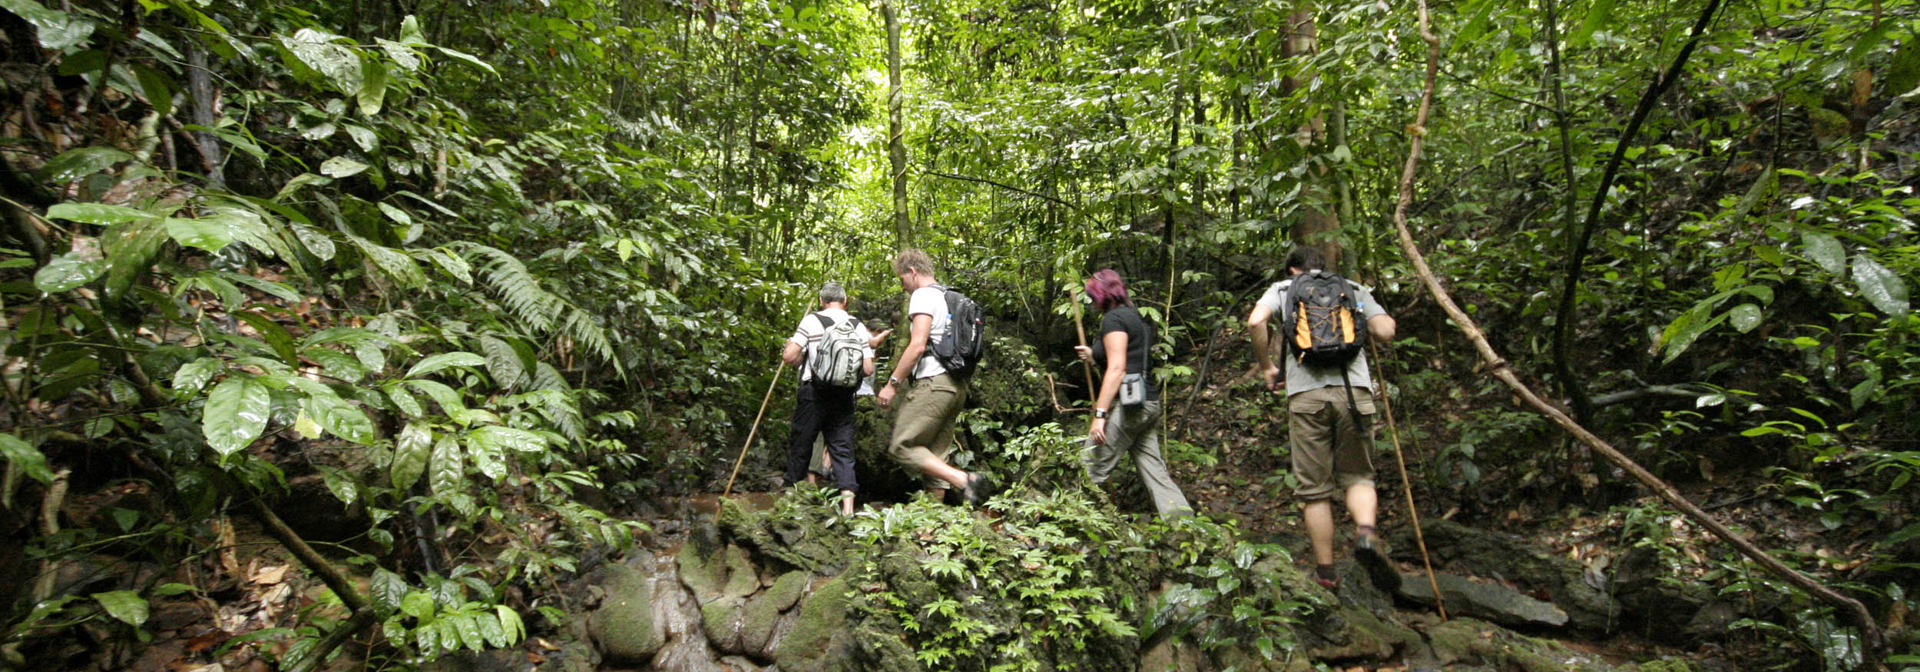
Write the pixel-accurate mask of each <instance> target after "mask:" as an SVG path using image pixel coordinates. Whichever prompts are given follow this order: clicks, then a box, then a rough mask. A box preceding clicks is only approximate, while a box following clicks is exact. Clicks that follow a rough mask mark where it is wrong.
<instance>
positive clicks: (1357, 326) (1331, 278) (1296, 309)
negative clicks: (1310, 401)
mask: <svg viewBox="0 0 1920 672" xmlns="http://www.w3.org/2000/svg"><path fill="white" fill-rule="evenodd" d="M1356 294H1357V293H1356V292H1355V291H1354V289H1353V284H1352V283H1349V282H1347V279H1346V278H1342V277H1340V276H1339V275H1337V274H1334V273H1329V272H1327V271H1322V270H1312V271H1307V272H1305V273H1301V274H1300V275H1296V276H1293V284H1292V285H1291V286H1289V287H1288V288H1287V294H1286V300H1285V301H1282V302H1281V306H1282V310H1283V311H1285V312H1284V314H1283V315H1282V316H1281V321H1280V325H1281V326H1280V328H1281V329H1282V330H1284V331H1285V334H1284V335H1283V338H1284V339H1286V342H1287V352H1288V353H1290V354H1292V355H1293V356H1294V357H1295V358H1297V359H1298V360H1299V361H1300V363H1302V364H1306V365H1309V366H1339V367H1340V368H1341V370H1342V371H1344V370H1345V369H1346V366H1347V363H1348V362H1351V361H1353V358H1354V357H1355V356H1357V355H1359V354H1360V351H1361V350H1362V349H1365V348H1366V347H1367V325H1366V318H1365V317H1364V316H1363V314H1362V313H1361V311H1360V300H1359V297H1358V296H1356Z"/></svg>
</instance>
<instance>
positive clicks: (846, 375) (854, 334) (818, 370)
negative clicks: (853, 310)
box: [807, 313, 867, 388]
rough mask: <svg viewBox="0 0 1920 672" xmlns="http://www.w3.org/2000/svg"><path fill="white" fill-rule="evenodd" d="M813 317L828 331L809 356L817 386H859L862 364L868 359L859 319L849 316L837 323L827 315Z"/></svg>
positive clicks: (818, 314) (808, 359)
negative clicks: (861, 336)
mask: <svg viewBox="0 0 1920 672" xmlns="http://www.w3.org/2000/svg"><path fill="white" fill-rule="evenodd" d="M813 316H814V317H817V318H819V319H820V326H822V327H825V328H826V330H827V334H826V335H825V336H823V337H821V338H820V342H819V343H815V344H814V346H813V352H812V353H811V354H810V355H809V356H808V357H807V367H808V370H809V371H812V372H813V382H814V384H816V385H827V386H830V387H844V388H855V387H859V386H860V378H861V375H862V372H861V371H860V369H861V364H863V363H865V362H866V359H867V341H866V339H863V338H860V319H859V318H856V317H852V316H848V317H847V319H846V321H844V322H841V323H839V324H834V320H833V318H831V317H827V316H826V315H822V314H820V313H814V314H813Z"/></svg>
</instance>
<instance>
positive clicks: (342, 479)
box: [319, 465, 360, 506]
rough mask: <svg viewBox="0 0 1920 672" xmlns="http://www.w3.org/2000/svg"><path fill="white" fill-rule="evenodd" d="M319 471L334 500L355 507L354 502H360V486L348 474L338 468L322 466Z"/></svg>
mask: <svg viewBox="0 0 1920 672" xmlns="http://www.w3.org/2000/svg"><path fill="white" fill-rule="evenodd" d="M319 469H320V480H322V481H325V482H326V484H327V491H328V492H331V493H333V496H334V498H335V499H338V500H340V503H342V504H345V505H347V506H353V503H354V502H356V501H359V500H360V484H359V483H357V482H355V481H354V480H353V477H351V476H348V475H347V472H345V471H342V470H340V469H339V468H338V467H329V466H326V465H320V467H319Z"/></svg>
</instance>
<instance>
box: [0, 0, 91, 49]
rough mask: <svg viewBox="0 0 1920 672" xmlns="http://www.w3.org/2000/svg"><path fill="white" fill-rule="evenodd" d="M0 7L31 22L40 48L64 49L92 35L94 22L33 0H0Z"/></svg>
mask: <svg viewBox="0 0 1920 672" xmlns="http://www.w3.org/2000/svg"><path fill="white" fill-rule="evenodd" d="M0 8H5V9H6V10H7V11H9V12H13V13H14V14H17V15H19V16H20V18H22V19H26V20H27V23H29V24H32V25H33V27H34V30H35V32H36V33H37V37H38V38H39V40H40V48H42V49H49V50H53V51H64V50H66V48H67V47H71V46H74V45H77V44H80V43H82V42H85V41H87V38H89V37H92V36H93V29H94V23H93V22H92V21H89V20H87V19H84V18H81V17H78V16H74V15H72V14H69V13H67V12H62V11H56V10H52V9H47V8H46V6H45V5H41V4H40V3H38V2H34V0H0Z"/></svg>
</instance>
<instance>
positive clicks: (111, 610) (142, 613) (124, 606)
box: [93, 590, 147, 628]
mask: <svg viewBox="0 0 1920 672" xmlns="http://www.w3.org/2000/svg"><path fill="white" fill-rule="evenodd" d="M93 599H94V601H96V602H99V603H100V606H102V607H105V608H106V610H107V615H108V616H112V617H114V619H115V620H118V621H120V622H121V623H125V624H127V625H131V626H133V627H136V628H137V627H140V626H142V625H146V624H147V598H144V597H141V596H140V594H139V593H136V592H134V591H131V590H114V591H109V592H105V593H94V594H93Z"/></svg>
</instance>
